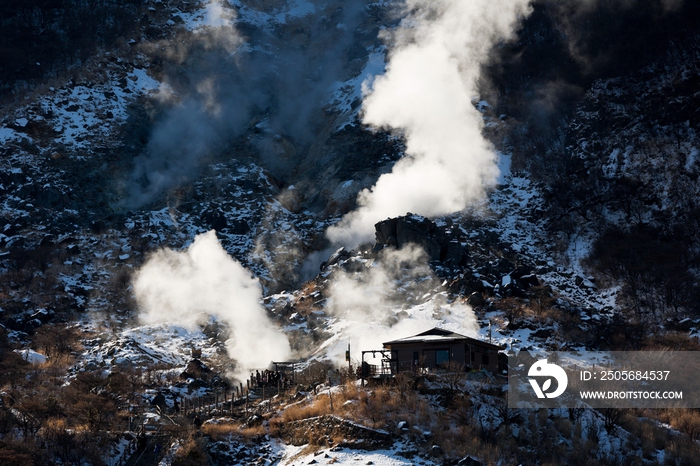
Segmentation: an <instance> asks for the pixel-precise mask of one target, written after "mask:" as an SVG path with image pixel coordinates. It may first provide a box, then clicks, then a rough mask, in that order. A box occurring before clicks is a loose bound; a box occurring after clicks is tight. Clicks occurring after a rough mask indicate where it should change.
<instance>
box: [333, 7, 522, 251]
mask: <svg viewBox="0 0 700 466" xmlns="http://www.w3.org/2000/svg"><path fill="white" fill-rule="evenodd" d="M527 5H528V1H527V0H472V1H464V0H430V1H425V0H407V1H406V10H407V11H409V12H410V13H409V14H408V16H407V18H406V19H405V20H404V22H403V23H402V27H401V28H399V30H398V31H397V32H396V33H395V34H394V35H393V40H394V41H395V43H394V45H393V46H392V48H391V51H390V54H389V58H390V60H389V63H388V65H387V69H386V72H385V74H384V75H382V76H378V77H377V78H376V79H375V80H374V82H373V83H371V84H369V85H367V86H366V89H365V98H364V102H363V107H362V111H363V121H364V122H365V123H367V124H370V125H372V126H374V127H377V128H393V129H395V130H399V131H401V132H402V133H403V135H404V136H405V138H406V156H405V157H404V158H403V159H401V160H400V161H399V162H397V163H396V165H395V166H394V168H393V170H392V172H391V173H389V174H385V175H383V176H381V177H380V178H379V180H378V181H377V183H376V184H375V186H374V187H373V188H372V189H370V190H364V191H362V192H361V193H360V194H359V196H358V199H357V201H358V205H359V208H358V209H357V210H355V211H353V212H351V213H350V214H348V215H346V216H345V217H344V218H343V219H342V220H341V222H340V223H339V224H338V225H336V226H334V227H331V228H330V229H329V230H328V237H329V239H330V240H331V241H332V242H333V243H335V244H343V245H346V246H349V247H355V246H357V245H359V244H361V243H363V242H366V241H369V240H371V239H372V234H373V231H374V228H373V226H374V224H375V223H376V222H378V221H380V220H383V219H385V218H386V217H395V216H397V215H404V214H406V212H414V213H418V214H421V215H425V216H439V215H445V214H448V213H451V212H455V211H459V210H462V209H464V208H465V207H466V205H467V203H468V202H469V201H471V200H474V199H476V198H478V197H480V196H482V195H483V192H484V187H485V185H487V184H489V183H492V182H493V181H494V180H495V179H496V176H497V175H498V169H497V167H496V164H495V154H494V151H493V149H492V147H491V145H490V144H489V143H488V142H487V141H486V140H485V139H484V138H483V137H482V135H481V130H482V126H483V120H482V117H481V114H480V113H479V112H478V111H477V110H476V109H475V108H474V105H473V103H472V97H473V96H474V95H477V90H476V89H477V78H478V77H479V73H480V65H481V64H482V63H483V62H484V61H485V60H486V58H487V55H488V53H489V51H490V50H491V48H492V47H493V46H494V44H495V43H496V42H497V41H499V40H503V39H505V38H507V37H508V36H509V35H510V34H512V32H513V29H514V26H515V24H516V22H517V21H518V20H519V19H520V18H521V17H522V16H524V15H525V14H527V13H528V7H527Z"/></svg>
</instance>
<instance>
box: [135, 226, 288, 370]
mask: <svg viewBox="0 0 700 466" xmlns="http://www.w3.org/2000/svg"><path fill="white" fill-rule="evenodd" d="M134 291H135V294H136V300H137V302H138V304H139V308H140V309H141V316H140V318H141V320H142V321H143V322H144V323H145V324H154V323H161V322H169V323H177V324H179V325H183V326H186V327H189V328H194V327H196V326H197V325H198V324H201V323H203V322H206V321H207V319H208V318H209V316H215V317H216V318H218V319H220V320H221V321H222V322H224V323H226V324H228V326H229V327H230V339H229V340H228V341H227V342H226V346H227V350H228V353H229V356H230V357H231V358H232V359H234V360H235V361H236V362H237V366H236V369H235V371H234V377H236V378H238V379H241V380H242V379H244V378H245V377H246V375H247V374H248V373H249V372H250V370H252V369H256V368H261V367H267V365H268V364H269V363H270V361H272V360H286V359H288V357H289V356H290V354H291V350H290V346H289V341H288V340H287V337H286V335H285V334H284V333H282V332H281V331H278V330H277V329H276V328H275V326H274V325H273V324H272V322H271V321H270V320H269V318H268V317H267V314H266V311H265V309H264V308H263V307H262V305H261V304H260V299H261V297H262V290H261V287H260V284H259V282H258V280H257V279H255V278H253V277H252V276H251V275H250V273H249V272H248V271H247V270H246V269H245V268H244V267H243V266H242V265H241V264H240V263H239V262H237V261H236V260H234V259H232V258H231V257H230V256H229V255H228V254H227V253H226V251H225V250H224V249H223V248H222V247H221V244H219V241H218V239H217V238H216V233H215V232H214V231H210V232H208V233H205V234H201V235H198V236H197V237H196V238H195V240H194V242H193V243H192V245H191V246H190V247H189V248H187V250H185V251H182V252H178V251H173V250H170V249H162V250H160V251H158V252H156V253H155V254H153V255H152V256H151V257H150V258H149V259H148V261H147V262H146V263H145V264H144V266H143V267H142V268H141V269H140V270H139V271H138V272H137V273H136V275H135V278H134Z"/></svg>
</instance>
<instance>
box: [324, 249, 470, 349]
mask: <svg viewBox="0 0 700 466" xmlns="http://www.w3.org/2000/svg"><path fill="white" fill-rule="evenodd" d="M440 290H441V286H440V281H439V280H438V278H437V277H436V276H435V274H434V273H433V271H432V269H431V268H430V267H429V266H428V260H427V256H426V254H425V252H424V251H423V250H422V249H421V248H420V247H417V246H414V245H408V246H406V247H404V248H402V249H400V250H396V249H393V248H389V249H384V250H382V251H381V252H380V254H379V257H378V258H377V260H376V261H375V262H374V263H373V264H372V265H371V266H370V267H368V268H367V269H365V270H363V271H362V272H361V273H350V272H344V271H336V272H335V273H334V275H333V277H332V280H331V285H330V288H329V297H330V299H329V302H328V306H327V307H326V309H325V310H326V312H328V313H329V314H331V315H334V316H338V317H339V319H338V323H336V324H335V325H336V326H337V328H335V329H334V330H335V331H336V338H335V339H331V340H330V342H329V343H330V344H329V347H326V348H324V350H325V352H326V354H328V356H329V357H330V358H331V359H332V360H335V361H338V362H342V361H343V360H344V358H343V356H344V351H345V347H346V345H347V343H348V341H349V342H350V343H351V346H352V348H355V349H357V348H361V349H363V350H369V349H378V348H381V347H382V343H384V342H385V341H389V340H392V339H395V338H401V337H405V336H409V335H413V334H416V333H419V332H422V331H425V330H428V329H430V328H432V327H435V326H440V327H444V328H449V329H450V330H453V331H455V332H458V333H466V334H469V335H472V336H475V335H476V332H477V331H478V329H479V325H478V323H477V321H476V316H475V315H474V312H473V311H472V309H471V308H470V307H469V306H468V305H466V304H462V303H458V302H447V300H446V299H445V297H444V296H443V295H442V294H440V293H439V291H440ZM428 295H430V298H429V299H427V300H426V297H427V296H428ZM353 354H354V355H355V353H353Z"/></svg>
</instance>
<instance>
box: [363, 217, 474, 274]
mask: <svg viewBox="0 0 700 466" xmlns="http://www.w3.org/2000/svg"><path fill="white" fill-rule="evenodd" d="M374 228H375V239H376V243H375V245H374V252H375V253H377V252H379V251H381V250H382V249H384V248H387V247H393V248H397V249H401V248H402V247H404V246H406V245H408V244H415V245H417V246H419V247H421V248H422V249H423V250H424V251H425V253H426V254H427V255H428V258H429V260H431V261H439V262H442V263H443V264H447V265H453V266H461V267H464V266H466V264H467V260H468V258H469V254H468V250H467V247H466V246H465V242H464V238H462V234H461V230H460V229H459V228H456V227H454V226H453V225H452V222H447V223H446V224H445V226H438V225H437V224H435V222H432V221H430V220H428V219H426V218H425V217H421V216H420V215H414V214H411V213H408V214H406V215H405V216H403V217H396V218H390V219H386V220H383V221H381V222H379V223H377V224H376V225H375V226H374Z"/></svg>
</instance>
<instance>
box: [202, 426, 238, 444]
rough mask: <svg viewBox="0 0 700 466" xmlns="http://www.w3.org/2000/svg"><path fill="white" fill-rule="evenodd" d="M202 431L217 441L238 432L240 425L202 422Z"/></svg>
mask: <svg viewBox="0 0 700 466" xmlns="http://www.w3.org/2000/svg"><path fill="white" fill-rule="evenodd" d="M202 432H204V433H205V434H206V435H208V436H210V437H211V438H213V439H214V440H216V441H217V442H218V441H221V440H227V439H229V438H231V437H232V436H233V435H236V434H238V433H240V426H239V425H236V424H204V425H203V426H202Z"/></svg>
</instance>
